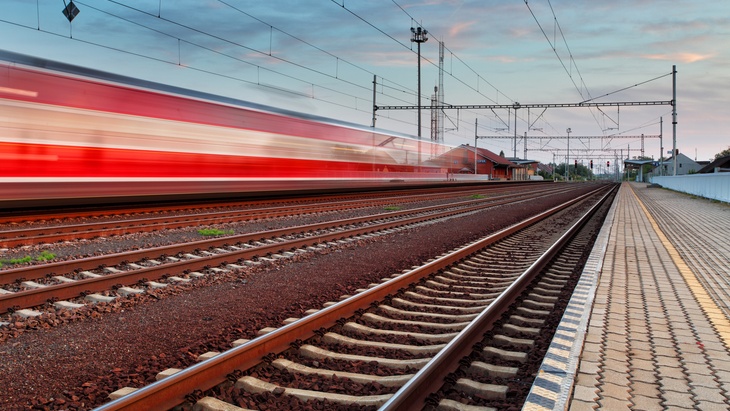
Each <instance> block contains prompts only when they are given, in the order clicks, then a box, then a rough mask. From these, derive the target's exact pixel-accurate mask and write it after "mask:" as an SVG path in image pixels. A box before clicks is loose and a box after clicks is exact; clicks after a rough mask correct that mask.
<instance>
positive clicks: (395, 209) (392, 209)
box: [383, 206, 400, 211]
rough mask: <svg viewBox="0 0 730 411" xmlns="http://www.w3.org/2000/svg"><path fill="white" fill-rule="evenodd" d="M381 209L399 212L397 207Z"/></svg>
mask: <svg viewBox="0 0 730 411" xmlns="http://www.w3.org/2000/svg"><path fill="white" fill-rule="evenodd" d="M383 209H384V210H385V211H399V210H400V207H398V206H387V207H383Z"/></svg>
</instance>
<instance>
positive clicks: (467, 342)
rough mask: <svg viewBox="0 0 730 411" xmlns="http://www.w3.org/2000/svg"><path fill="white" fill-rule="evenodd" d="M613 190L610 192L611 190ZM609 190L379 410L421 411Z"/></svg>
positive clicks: (588, 216) (589, 215) (607, 195)
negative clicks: (430, 396) (432, 394)
mask: <svg viewBox="0 0 730 411" xmlns="http://www.w3.org/2000/svg"><path fill="white" fill-rule="evenodd" d="M614 190H615V188H613V189H612V190H611V191H614ZM611 191H609V192H607V193H606V194H604V195H603V197H602V198H601V199H600V200H599V201H598V202H597V203H596V204H595V205H594V206H593V207H591V208H590V209H589V210H588V211H587V212H586V213H585V214H584V215H583V216H582V217H581V218H580V219H579V220H578V221H577V222H576V223H574V224H573V225H572V226H571V227H570V228H569V229H568V230H567V231H566V232H565V233H564V234H563V235H562V236H561V237H560V238H559V239H558V240H557V241H556V242H555V243H554V244H553V245H552V246H550V248H548V250H547V251H545V253H543V255H542V256H540V258H538V259H537V260H536V261H535V262H534V263H533V264H532V265H531V266H530V267H529V268H527V269H526V270H525V271H524V272H523V273H522V274H521V275H520V276H519V277H518V278H517V280H515V282H514V283H512V284H511V285H510V286H509V287H508V288H507V289H506V290H505V291H504V292H503V293H502V294H500V296H499V297H497V299H495V300H494V302H492V303H491V304H490V305H489V306H488V307H487V308H486V309H484V311H482V312H481V313H480V314H479V315H478V316H477V317H476V318H475V319H474V321H472V322H471V323H470V324H469V325H467V326H466V327H465V328H464V329H463V330H462V331H461V332H459V334H458V335H457V336H456V337H454V339H452V340H451V341H450V342H449V343H448V344H447V345H446V347H444V349H443V350H441V351H439V353H438V354H436V355H435V356H434V357H433V358H432V359H431V360H430V361H429V362H428V363H427V364H426V365H425V366H423V368H421V369H420V370H419V371H418V372H417V373H416V374H415V375H414V376H413V378H411V379H410V380H408V382H407V383H406V384H405V385H403V386H402V387H401V388H400V389H399V390H398V391H397V392H396V393H395V394H393V396H392V397H391V398H390V399H389V400H388V401H386V402H385V404H383V405H382V406H381V407H380V408H379V410H380V411H395V410H398V411H406V410H421V409H423V407H424V406H425V405H426V404H425V402H426V399H427V398H428V396H429V395H430V394H431V393H433V392H436V391H437V390H438V389H439V388H441V386H442V385H443V384H444V382H445V379H446V377H447V376H448V375H449V374H450V373H452V372H454V371H455V370H456V369H457V368H458V366H459V361H460V360H461V359H462V358H464V357H466V356H467V355H469V353H471V351H472V347H473V346H474V344H476V343H477V342H479V341H481V340H482V339H483V338H484V330H487V329H489V328H490V327H491V326H492V325H493V324H494V323H495V322H496V321H498V320H499V319H500V318H501V317H502V314H503V313H504V312H506V311H507V309H508V308H509V307H510V306H511V305H512V304H513V303H514V302H515V301H516V299H517V298H518V297H519V296H520V294H521V293H522V291H523V290H524V289H525V287H526V286H527V285H528V284H530V282H532V280H533V279H535V277H537V275H538V274H539V273H540V271H542V270H543V269H544V268H545V267H546V266H547V265H548V264H549V263H550V261H551V260H552V259H553V257H555V256H556V255H557V254H558V253H559V252H560V251H561V250H562V249H563V248H564V247H565V245H566V244H567V243H568V242H569V241H570V240H571V239H572V238H573V237H574V236H575V235H576V234H577V233H578V232H579V231H580V229H581V228H582V227H583V226H584V225H585V224H586V222H588V221H589V220H590V218H592V217H593V215H594V214H595V213H596V211H597V210H598V209H599V207H600V206H601V205H602V204H603V202H604V201H606V199H607V198H608V197H609V195H610V194H611Z"/></svg>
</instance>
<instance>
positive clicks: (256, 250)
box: [0, 196, 540, 313]
mask: <svg viewBox="0 0 730 411" xmlns="http://www.w3.org/2000/svg"><path fill="white" fill-rule="evenodd" d="M539 197H540V196H538V197H535V198H539ZM523 201H524V200H523ZM482 202H484V200H471V201H465V202H462V203H463V204H471V203H476V205H471V206H468V207H466V208H461V209H458V210H447V211H441V212H440V213H438V214H430V215H425V216H416V217H410V218H407V219H403V220H397V221H391V222H384V223H380V224H374V225H370V226H367V227H361V228H353V229H349V230H343V231H338V232H335V233H328V234H323V235H319V236H313V237H306V238H301V239H295V240H289V241H282V242H276V243H273V244H267V245H262V246H259V247H253V248H249V249H243V250H240V251H231V252H230V253H225V254H215V255H210V256H202V257H199V258H196V259H190V260H184V261H178V262H173V263H169V264H164V265H159V266H154V267H145V268H140V269H135V270H131V271H124V272H121V273H113V274H107V275H104V276H101V277H96V278H87V279H84V280H77V281H74V282H68V283H62V284H56V285H52V286H47V287H41V288H35V289H30V290H24V291H19V292H15V293H12V294H4V295H0V313H4V312H7V311H9V310H14V309H17V308H28V307H35V306H39V305H43V304H44V303H46V302H48V300H49V299H50V298H56V299H59V300H65V299H69V298H76V297H79V296H83V295H86V294H90V293H92V292H98V291H104V290H109V289H112V288H114V287H117V286H120V285H121V286H124V285H134V284H137V283H139V282H140V281H150V280H157V279H159V278H162V277H163V276H164V275H166V274H169V272H171V271H172V272H183V271H185V270H190V271H196V270H202V269H206V268H209V267H215V266H219V265H222V264H227V263H230V262H232V261H234V262H235V261H238V260H242V259H251V258H254V257H257V256H261V255H268V254H275V253H278V252H281V251H286V250H294V249H298V248H302V247H305V246H309V245H312V244H317V243H320V242H330V241H336V240H340V239H342V238H348V237H354V236H357V235H363V234H368V233H372V232H376V231H381V230H388V229H392V228H396V227H401V226H405V225H408V224H414V223H419V222H423V221H428V220H433V219H437V218H444V217H449V216H453V215H458V214H463V213H468V212H472V211H478V210H483V209H485V208H491V207H496V206H500V205H504V204H509V203H512V202H513V200H512V199H508V200H503V201H499V202H496V203H489V204H486V205H485V204H480V203H482ZM451 206H453V204H450V205H449V208H451ZM438 208H445V206H430V207H424V208H422V209H418V210H430V209H438ZM403 213H406V214H413V213H414V212H413V210H409V211H401V212H394V213H387V215H391V214H403ZM385 215H386V214H380V215H378V216H377V217H378V218H379V219H380V218H383V216H385ZM368 219H372V216H371V217H359V218H356V219H354V220H357V221H360V220H368ZM341 221H347V222H348V223H347V224H352V221H351V220H341ZM332 223H333V222H329V223H327V224H326V227H332ZM335 223H336V222H335ZM341 225H344V224H341ZM313 226H320V224H315V225H313ZM304 227H310V226H304ZM282 230H286V229H282ZM312 230H314V229H311V230H309V231H312ZM279 231H281V230H273V231H266V232H264V233H265V234H266V235H267V238H268V237H272V236H276V235H273V234H272V233H277V232H279ZM304 231H307V230H304ZM256 234H259V236H258V237H255V239H256V240H260V239H262V237H261V235H260V234H261V233H256ZM251 235H254V234H251ZM281 235H284V234H281ZM246 236H248V235H244V236H236V237H227V238H225V239H220V240H219V241H213V243H214V244H216V245H225V244H228V243H230V239H232V238H238V237H246ZM246 238H247V237H246ZM225 240H229V241H225ZM202 243H204V244H206V245H207V246H208V247H210V241H200V242H197V243H186V244H176V245H174V246H170V247H162V248H165V249H166V250H167V251H174V252H172V254H177V253H178V252H182V251H189V250H190V249H191V248H190V246H191V245H192V246H195V245H198V244H202ZM198 248H200V247H198ZM145 251H146V250H145ZM135 253H137V252H135ZM129 255H130V254H128V253H121V254H119V255H115V257H116V258H119V257H120V256H121V257H122V258H124V257H125V256H126V258H127V259H128V258H129ZM103 259H104V256H102V257H95V258H93V260H97V262H99V261H103ZM66 263H67V264H72V263H73V261H71V262H64V264H66ZM0 274H4V273H0ZM12 274H14V275H16V276H17V275H18V273H12Z"/></svg>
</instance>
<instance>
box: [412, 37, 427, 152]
mask: <svg viewBox="0 0 730 411" xmlns="http://www.w3.org/2000/svg"><path fill="white" fill-rule="evenodd" d="M411 34H412V36H411V42H414V43H416V44H418V96H416V100H418V165H419V166H420V165H421V43H425V42H427V41H428V37H426V35H427V34H428V31H426V30H424V29H422V28H421V27H417V28H413V27H411Z"/></svg>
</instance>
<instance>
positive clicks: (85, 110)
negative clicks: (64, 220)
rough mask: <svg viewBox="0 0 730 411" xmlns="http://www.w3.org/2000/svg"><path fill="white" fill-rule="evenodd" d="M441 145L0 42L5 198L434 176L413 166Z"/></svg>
mask: <svg viewBox="0 0 730 411" xmlns="http://www.w3.org/2000/svg"><path fill="white" fill-rule="evenodd" d="M419 146H420V147H419ZM443 151H445V148H444V147H435V146H434V145H433V144H432V143H431V142H428V141H421V142H420V144H419V141H418V140H417V139H414V138H412V137H409V136H406V135H402V134H397V133H390V132H386V131H383V130H377V129H373V128H367V127H361V126H357V125H354V124H348V123H342V122H337V121H333V120H329V119H324V118H317V117H310V116H304V115H301V114H296V113H292V112H286V111H278V110H275V109H272V108H270V107H264V106H259V105H255V104H251V103H247V102H244V101H240V100H236V99H231V98H225V97H220V96H215V95H210V94H205V93H201V92H195V91H191V90H185V89H181V88H177V87H172V86H166V85H161V84H156V83H151V82H146V81H141V80H135V79H132V78H128V77H123V76H118V75H113V74H109V73H103V72H99V71H95V70H90V69H85V68H81V67H76V66H71V65H67V64H63V63H58V62H53V61H47V60H43V59H39V58H34V57H29V56H24V55H19V54H15V53H9V52H2V51H0V209H2V208H12V207H24V206H42V205H53V204H63V203H79V202H87V203H92V202H111V201H114V202H123V201H132V200H135V201H136V200H139V199H144V198H152V197H154V198H157V197H159V196H170V197H171V198H172V197H191V196H194V195H211V196H218V197H220V196H231V197H234V196H242V195H245V194H247V193H248V194H251V193H259V194H260V193H286V192H303V191H307V190H338V189H344V188H358V187H378V186H388V187H392V186H394V185H399V184H407V183H413V182H418V183H422V184H425V183H433V182H435V181H445V180H446V174H445V170H443V169H441V168H439V167H437V166H426V165H424V164H420V165H419V164H418V160H419V152H420V153H441V152H443ZM424 158H425V154H424Z"/></svg>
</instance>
